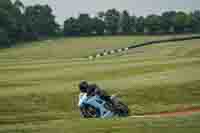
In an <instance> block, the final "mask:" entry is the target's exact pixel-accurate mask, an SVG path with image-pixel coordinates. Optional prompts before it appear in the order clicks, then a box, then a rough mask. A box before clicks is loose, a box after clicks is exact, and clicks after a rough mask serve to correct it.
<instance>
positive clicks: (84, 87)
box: [79, 81, 113, 103]
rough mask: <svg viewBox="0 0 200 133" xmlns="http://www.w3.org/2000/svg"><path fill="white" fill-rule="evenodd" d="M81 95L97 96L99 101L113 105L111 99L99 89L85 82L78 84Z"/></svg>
mask: <svg viewBox="0 0 200 133" xmlns="http://www.w3.org/2000/svg"><path fill="white" fill-rule="evenodd" d="M79 89H80V92H81V93H87V96H94V95H98V96H100V98H101V99H103V100H105V101H107V102H110V103H113V102H112V100H111V97H110V96H109V95H108V94H107V93H106V92H105V91H104V90H103V89H100V88H99V87H98V86H97V85H96V84H88V82H87V81H81V82H80V84H79Z"/></svg>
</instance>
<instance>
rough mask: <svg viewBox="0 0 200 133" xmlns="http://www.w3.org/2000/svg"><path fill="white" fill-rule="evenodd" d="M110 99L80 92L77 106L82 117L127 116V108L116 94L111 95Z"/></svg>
mask: <svg viewBox="0 0 200 133" xmlns="http://www.w3.org/2000/svg"><path fill="white" fill-rule="evenodd" d="M111 101H112V102H108V101H105V100H103V99H102V98H101V97H100V96H98V95H94V96H87V94H80V96H79V103H78V106H79V108H80V112H81V115H82V117H84V118H112V117H116V116H117V117H126V116H129V113H130V111H129V108H128V106H127V105H125V104H123V103H122V102H121V101H120V100H119V99H118V98H117V97H116V96H111Z"/></svg>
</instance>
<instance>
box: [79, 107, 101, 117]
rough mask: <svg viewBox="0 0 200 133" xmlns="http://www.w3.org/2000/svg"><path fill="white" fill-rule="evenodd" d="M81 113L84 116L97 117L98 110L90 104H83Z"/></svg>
mask: <svg viewBox="0 0 200 133" xmlns="http://www.w3.org/2000/svg"><path fill="white" fill-rule="evenodd" d="M81 115H82V116H83V117H84V118H99V117H100V111H99V110H98V109H96V108H95V107H93V106H91V105H84V107H82V108H81Z"/></svg>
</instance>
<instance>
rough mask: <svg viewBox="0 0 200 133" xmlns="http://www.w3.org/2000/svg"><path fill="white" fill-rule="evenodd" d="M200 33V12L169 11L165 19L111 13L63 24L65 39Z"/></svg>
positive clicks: (114, 10)
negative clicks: (93, 36) (107, 35)
mask: <svg viewBox="0 0 200 133" xmlns="http://www.w3.org/2000/svg"><path fill="white" fill-rule="evenodd" d="M185 32H200V11H194V12H192V13H189V14H187V13H184V12H175V11H168V12H164V13H163V14H162V15H155V14H152V15H149V16H147V17H143V16H140V17H136V16H134V15H130V14H129V12H128V11H126V10H125V11H123V12H119V11H117V10H116V9H110V10H107V11H106V12H100V13H99V14H98V16H96V17H93V18H92V17H90V16H89V14H80V15H79V17H78V18H73V17H71V18H69V19H67V20H66V21H65V22H64V33H65V35H92V34H96V35H102V34H110V35H116V34H136V33H142V34H144V33H145V34H161V33H185Z"/></svg>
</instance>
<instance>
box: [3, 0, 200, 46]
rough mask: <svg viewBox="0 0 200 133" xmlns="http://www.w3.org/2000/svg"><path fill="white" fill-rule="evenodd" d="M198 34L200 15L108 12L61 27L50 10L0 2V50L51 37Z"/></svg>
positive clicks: (73, 20)
mask: <svg viewBox="0 0 200 133" xmlns="http://www.w3.org/2000/svg"><path fill="white" fill-rule="evenodd" d="M184 32H200V11H194V12H192V13H188V14H187V13H184V12H175V11H168V12H164V13H163V14H162V15H155V14H153V15H149V16H147V17H143V16H140V17H136V16H135V15H130V14H129V12H128V11H126V10H125V11H123V12H119V11H117V10H116V9H109V10H107V11H106V12H99V13H98V15H97V16H95V17H91V16H90V15H89V14H80V15H79V16H78V17H77V18H74V17H70V18H68V19H66V20H65V22H64V27H63V28H60V26H59V25H58V24H57V23H56V21H55V16H54V15H53V13H52V9H51V7H49V6H48V5H34V6H27V7H24V5H23V3H22V2H21V1H20V0H16V1H15V2H11V0H0V47H4V46H5V47H8V46H9V45H10V44H14V43H15V42H16V41H26V40H36V39H40V38H46V37H51V36H58V35H65V36H85V35H87V36H88V35H117V34H138V33H140V34H144V33H145V34H161V33H184Z"/></svg>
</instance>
